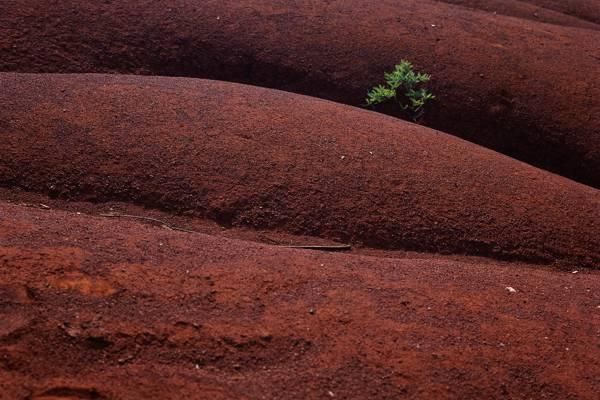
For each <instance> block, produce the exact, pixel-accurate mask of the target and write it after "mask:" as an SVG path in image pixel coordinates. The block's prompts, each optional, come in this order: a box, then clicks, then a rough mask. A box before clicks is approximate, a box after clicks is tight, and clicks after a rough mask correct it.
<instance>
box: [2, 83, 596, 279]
mask: <svg viewBox="0 0 600 400" xmlns="http://www.w3.org/2000/svg"><path fill="white" fill-rule="evenodd" d="M0 84H1V85H2V87H3V90H2V92H1V93H0V103H2V104H3V107H2V108H1V109H0V120H1V121H3V126H2V130H3V140H2V141H0V153H1V154H3V157H2V159H1V160H0V185H2V186H5V187H7V186H8V187H11V186H12V187H20V188H23V189H26V190H30V191H37V192H41V193H48V194H50V195H52V196H55V197H56V196H58V197H61V198H64V199H72V200H91V201H106V200H113V201H116V200H118V201H127V202H132V203H136V204H138V205H143V206H148V207H156V208H160V209H163V210H170V211H175V212H178V213H189V214H192V215H200V216H203V217H208V218H211V219H213V220H215V221H217V222H219V223H220V224H221V225H223V226H226V227H229V226H247V227H253V228H261V229H264V228H268V229H280V230H283V231H287V232H290V233H295V234H303V235H312V236H321V237H325V238H329V239H335V240H339V241H342V242H349V243H352V244H355V245H365V246H368V247H377V248H385V249H401V250H417V251H425V252H438V253H450V254H471V255H478V256H489V257H495V258H501V259H520V260H527V261H532V262H543V263H557V264H563V265H566V266H567V267H581V266H588V267H594V268H597V267H598V266H599V265H600V223H599V221H600V192H599V191H598V190H596V189H592V188H589V187H586V186H584V185H580V184H577V183H575V182H573V181H569V180H567V179H565V178H562V177H559V176H556V175H553V174H550V173H548V172H545V171H542V170H539V169H536V168H533V167H530V166H528V165H526V164H523V163H521V162H518V161H516V160H514V159H510V158H508V157H505V156H502V155H500V154H498V153H495V152H492V151H490V150H487V149H484V148H481V147H479V146H476V145H474V144H471V143H468V142H465V141H462V140H460V139H457V138H455V137H453V136H449V135H446V134H443V133H441V132H437V131H433V130H430V129H428V128H425V127H422V126H419V125H415V124H410V123H407V122H404V121H401V120H398V119H395V118H391V117H387V116H383V115H381V114H377V113H371V112H368V111H362V110H358V109H354V108H352V107H347V106H343V105H339V104H335V103H331V102H328V101H323V100H318V99H314V98H308V97H304V96H299V95H295V94H290V93H286V92H280V91H274V90H270V89H261V88H256V87H252V86H245V85H239V84H232V83H223V82H215V81H206V80H194V79H187V78H164V77H163V78H155V77H136V76H114V75H33V74H10V73H5V74H0Z"/></svg>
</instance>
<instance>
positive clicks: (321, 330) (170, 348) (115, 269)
mask: <svg viewBox="0 0 600 400" xmlns="http://www.w3.org/2000/svg"><path fill="white" fill-rule="evenodd" d="M0 227H1V229H0V320H1V321H2V324H0V398H2V399H44V400H47V399H140V398H152V399H159V398H160V399H185V398H198V399H282V398H283V399H323V398H339V399H366V398H371V399H398V398H410V399H433V398H435V399H481V398H485V399H506V398H515V399H529V398H536V399H537V398H550V399H596V398H597V393H598V392H599V391H600V383H599V381H598V375H599V374H600V363H599V361H598V360H600V352H599V351H600V347H599V346H598V343H599V340H600V339H599V337H600V336H599V335H600V331H599V326H600V319H599V318H600V308H598V306H600V280H599V279H598V277H599V275H598V271H587V272H586V271H580V272H579V273H577V274H573V273H571V272H560V271H554V270H548V269H536V268H534V267H532V266H527V265H523V264H504V263H499V262H492V261H486V262H478V261H468V260H467V259H465V260H464V261H451V260H443V259H440V258H435V259H433V258H432V259H427V258H421V259H411V258H404V259H390V258H385V257H378V258H375V257H365V256H354V255H343V254H339V255H336V254H325V253H319V252H311V251H300V250H289V249H281V248H277V247H273V246H267V245H257V244H252V243H249V242H242V241H236V240H227V239H222V238H218V237H214V236H207V235H203V234H188V233H182V232H173V231H168V230H166V229H162V228H157V227H150V226H147V225H145V224H140V223H138V222H135V221H127V220H114V219H106V218H99V217H94V216H89V215H86V214H79V215H77V214H75V213H73V212H70V213H67V212H63V211H57V210H37V209H32V208H26V207H22V206H17V205H11V204H8V203H5V202H0ZM507 287H511V288H513V289H514V290H516V292H514V293H511V292H510V291H509V290H507Z"/></svg>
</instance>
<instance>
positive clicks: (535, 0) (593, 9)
mask: <svg viewBox="0 0 600 400" xmlns="http://www.w3.org/2000/svg"><path fill="white" fill-rule="evenodd" d="M522 1H523V2H526V3H531V4H534V5H537V6H539V7H543V8H545V9H547V10H554V11H556V12H559V13H563V14H565V15H571V16H574V17H577V18H579V19H582V20H585V21H591V22H593V23H595V24H600V3H598V2H597V1H596V0H568V1H563V0H522Z"/></svg>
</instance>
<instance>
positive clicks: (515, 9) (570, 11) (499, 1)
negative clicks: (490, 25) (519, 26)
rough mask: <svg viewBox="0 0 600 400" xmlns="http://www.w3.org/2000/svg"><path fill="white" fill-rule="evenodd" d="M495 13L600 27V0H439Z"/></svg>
mask: <svg viewBox="0 0 600 400" xmlns="http://www.w3.org/2000/svg"><path fill="white" fill-rule="evenodd" d="M438 1H440V2H442V3H448V4H454V5H459V6H463V7H468V8H472V9H476V10H482V11H487V12H490V13H493V14H495V15H497V14H501V15H506V16H510V17H517V18H523V19H528V20H531V21H534V22H544V23H548V24H555V25H562V26H571V27H576V28H585V29H595V30H598V29H600V25H598V23H599V22H600V4H599V3H598V2H597V1H595V0H572V1H564V0H531V1H527V0H438Z"/></svg>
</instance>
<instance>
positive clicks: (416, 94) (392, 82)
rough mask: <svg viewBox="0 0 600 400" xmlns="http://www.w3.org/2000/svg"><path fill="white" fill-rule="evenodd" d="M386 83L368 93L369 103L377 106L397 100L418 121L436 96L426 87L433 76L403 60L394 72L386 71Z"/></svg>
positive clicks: (367, 100)
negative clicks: (426, 106) (418, 70)
mask: <svg viewBox="0 0 600 400" xmlns="http://www.w3.org/2000/svg"><path fill="white" fill-rule="evenodd" d="M383 76H384V78H385V85H377V86H375V87H374V88H373V89H371V90H370V91H369V93H368V94H367V99H366V102H367V105H368V106H376V105H378V104H381V103H385V102H388V101H395V102H396V103H398V105H399V106H400V108H401V109H402V110H403V111H404V112H405V113H407V114H408V115H409V116H410V117H411V118H412V119H413V120H415V121H417V120H419V119H420V118H421V117H422V116H423V113H424V112H425V105H426V104H427V102H428V101H430V100H433V99H435V96H434V95H433V94H432V93H431V92H430V91H429V90H427V88H426V87H424V84H425V83H427V82H429V80H430V79H431V76H430V75H428V74H422V73H420V72H415V71H414V70H413V65H412V64H411V63H410V62H408V61H406V60H401V61H400V64H397V65H396V66H395V67H394V70H393V71H392V72H386V73H384V75H383Z"/></svg>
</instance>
